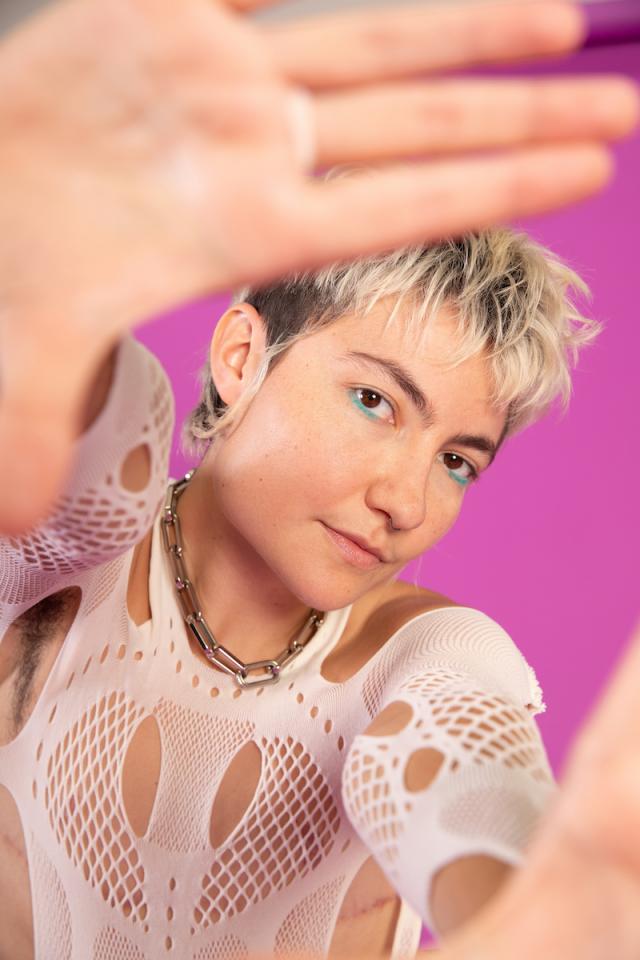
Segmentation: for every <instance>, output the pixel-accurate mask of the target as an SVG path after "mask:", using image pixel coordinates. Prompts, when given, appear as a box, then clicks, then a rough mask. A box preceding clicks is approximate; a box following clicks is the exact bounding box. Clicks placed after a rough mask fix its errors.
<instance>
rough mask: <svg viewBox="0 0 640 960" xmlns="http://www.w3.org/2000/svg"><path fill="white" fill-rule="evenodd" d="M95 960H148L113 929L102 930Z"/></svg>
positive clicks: (95, 952) (133, 944) (96, 944)
mask: <svg viewBox="0 0 640 960" xmlns="http://www.w3.org/2000/svg"><path fill="white" fill-rule="evenodd" d="M93 960H147V958H146V957H145V955H144V953H142V951H141V950H139V949H138V947H136V945H135V943H131V941H130V940H127V938H126V937H123V936H122V934H121V933H118V931H117V930H114V929H113V928H112V927H107V928H106V929H105V930H101V931H100V934H99V936H98V939H97V940H96V942H95V945H94V948H93Z"/></svg>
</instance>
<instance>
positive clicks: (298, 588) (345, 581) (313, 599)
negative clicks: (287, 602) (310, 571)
mask: <svg viewBox="0 0 640 960" xmlns="http://www.w3.org/2000/svg"><path fill="white" fill-rule="evenodd" d="M301 581H302V578H301V577H297V578H296V580H295V583H293V582H292V583H290V589H291V592H292V593H293V594H294V595H295V596H296V597H297V598H298V599H299V600H300V602H301V603H303V604H304V605H305V606H306V607H312V608H313V609H315V610H322V611H324V612H325V613H328V612H329V611H330V610H342V608H343V607H348V606H350V604H352V603H355V601H356V600H359V599H360V597H362V596H364V594H365V593H368V592H369V591H370V590H373V589H374V587H376V586H377V583H367V582H365V578H364V577H363V578H362V580H361V582H360V583H358V582H357V581H356V579H355V578H354V577H337V576H336V575H335V574H334V575H333V576H328V575H327V574H322V573H320V572H319V573H317V574H315V576H314V577H313V579H312V581H311V582H310V581H309V579H307V578H305V582H301Z"/></svg>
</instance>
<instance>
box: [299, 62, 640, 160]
mask: <svg viewBox="0 0 640 960" xmlns="http://www.w3.org/2000/svg"><path fill="white" fill-rule="evenodd" d="M638 104H639V100H638V93H637V88H636V87H635V85H634V84H632V83H631V81H627V80H623V79H613V78H612V79H605V78H600V79H597V80H594V79H584V80H576V79H572V80H554V81H548V80H542V81H508V82H505V81H495V80H474V81H455V80H454V81H443V82H437V83H430V84H425V83H422V84H419V83H414V84H388V85H386V86H379V87H376V88H368V89H365V90H358V91H349V92H347V93H336V94H333V93H331V94H319V95H317V96H316V97H315V98H314V105H315V127H316V135H317V150H318V162H319V165H321V166H332V165H333V164H340V163H351V162H354V161H370V160H388V159H393V158H400V157H412V156H417V155H423V154H431V155H433V154H442V153H450V152H458V151H464V150H481V149H491V148H497V147H511V146H515V145H517V144H525V143H535V142H537V141H549V140H572V139H573V140H589V139H594V140H613V139H616V138H618V137H621V136H624V135H625V134H627V133H629V132H630V131H631V130H632V129H633V127H634V126H635V125H636V123H637V121H638Z"/></svg>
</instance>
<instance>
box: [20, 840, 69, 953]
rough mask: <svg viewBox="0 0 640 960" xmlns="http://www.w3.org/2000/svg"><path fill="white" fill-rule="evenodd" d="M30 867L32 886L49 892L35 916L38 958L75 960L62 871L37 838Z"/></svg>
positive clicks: (32, 847) (32, 843) (33, 842)
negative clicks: (60, 873)
mask: <svg viewBox="0 0 640 960" xmlns="http://www.w3.org/2000/svg"><path fill="white" fill-rule="evenodd" d="M30 868H31V877H32V885H33V886H34V887H36V889H45V890H47V892H48V896H47V898H46V900H45V901H44V902H43V904H42V909H41V910H38V912H37V914H36V915H35V917H34V927H35V941H36V956H42V957H47V958H48V960H71V914H70V913H69V905H68V904H67V897H66V894H65V892H64V888H63V886H62V881H61V880H60V877H59V876H58V872H57V870H56V868H55V867H54V865H53V864H52V863H51V861H50V860H49V858H48V856H47V855H46V853H45V852H44V850H42V848H41V847H40V845H39V844H38V843H37V841H36V840H34V839H33V838H32V839H31V854H30Z"/></svg>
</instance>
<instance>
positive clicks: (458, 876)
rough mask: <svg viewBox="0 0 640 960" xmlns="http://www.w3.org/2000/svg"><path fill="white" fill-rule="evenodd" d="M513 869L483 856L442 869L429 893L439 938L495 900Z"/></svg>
mask: <svg viewBox="0 0 640 960" xmlns="http://www.w3.org/2000/svg"><path fill="white" fill-rule="evenodd" d="M512 869H513V868H512V867H511V866H510V865H509V864H508V863H504V862H503V861H502V860H497V859H496V858H495V857H490V856H488V855H487V854H483V853H479V854H472V855H470V856H466V857H458V859H456V860H452V861H451V863H447V864H446V865H445V866H444V867H441V869H440V870H438V871H437V873H436V874H434V878H433V881H432V883H431V886H430V890H429V892H428V893H427V897H428V898H429V901H430V903H429V910H430V916H432V917H434V918H435V920H436V922H437V933H438V936H440V937H442V936H445V935H446V934H447V933H449V932H450V931H453V929H454V927H457V926H461V925H462V924H463V923H466V921H467V920H470V919H471V917H473V915H474V914H475V913H477V912H478V911H479V910H480V908H481V907H483V906H484V905H485V903H487V902H488V901H489V900H491V898H492V897H493V896H495V894H496V892H497V891H498V889H499V888H500V887H501V886H502V884H503V883H504V881H505V880H506V879H507V877H508V876H509V874H510V873H511V871H512Z"/></svg>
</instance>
